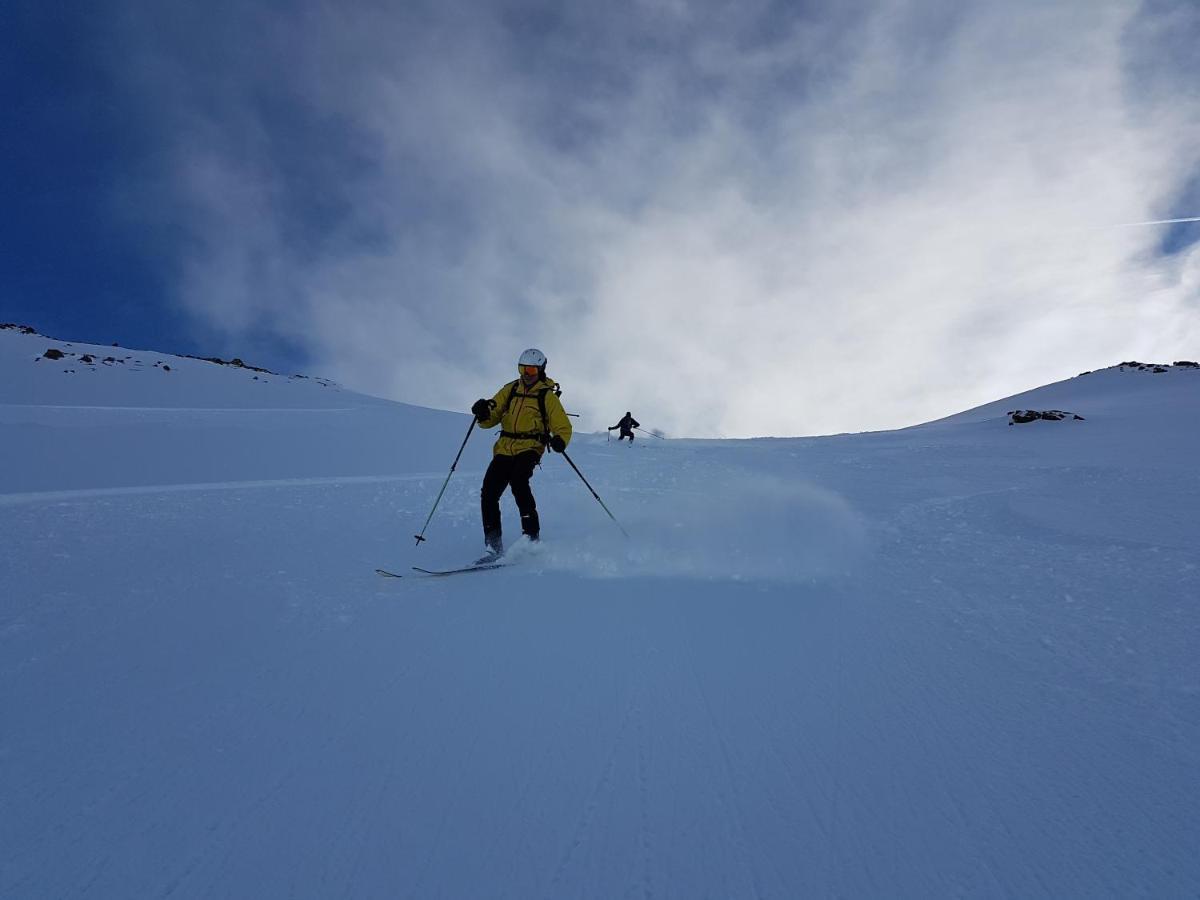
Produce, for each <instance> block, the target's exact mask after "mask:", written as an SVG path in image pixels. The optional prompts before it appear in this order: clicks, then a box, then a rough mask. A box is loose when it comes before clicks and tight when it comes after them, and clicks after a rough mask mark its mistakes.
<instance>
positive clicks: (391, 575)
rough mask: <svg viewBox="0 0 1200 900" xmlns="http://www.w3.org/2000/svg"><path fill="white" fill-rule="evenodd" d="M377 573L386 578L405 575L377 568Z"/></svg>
mask: <svg viewBox="0 0 1200 900" xmlns="http://www.w3.org/2000/svg"><path fill="white" fill-rule="evenodd" d="M375 574H376V575H382V576H383V577H384V578H403V577H404V576H403V575H397V574H396V573H395V572H389V571H388V570H387V569H376V570H375Z"/></svg>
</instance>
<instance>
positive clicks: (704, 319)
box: [160, 0, 1200, 435]
mask: <svg viewBox="0 0 1200 900" xmlns="http://www.w3.org/2000/svg"><path fill="white" fill-rule="evenodd" d="M1002 6H1003V8H1001V5H998V4H994V3H990V2H982V0H981V2H965V3H953V4H946V5H945V7H944V8H943V9H934V8H933V7H931V5H930V4H928V3H915V2H914V3H908V2H884V0H879V2H875V3H871V4H867V5H865V6H864V9H865V10H866V12H865V13H864V14H863V15H861V16H849V15H847V14H845V12H844V10H845V5H844V4H842V5H832V4H831V5H830V7H829V9H828V10H827V11H826V12H825V13H821V14H814V13H812V12H811V10H810V12H809V13H808V14H807V15H805V16H799V15H795V14H792V13H787V14H786V15H784V13H781V12H780V11H779V10H776V12H774V13H772V12H771V9H772V7H770V5H769V4H766V3H764V4H762V5H761V6H759V7H750V6H739V7H738V8H737V9H736V10H732V9H731V10H725V9H724V8H723V7H721V6H720V5H718V4H711V3H708V4H696V3H683V2H675V3H648V2H642V3H640V4H637V5H635V6H632V7H630V8H628V9H626V10H624V11H623V12H621V13H617V12H615V11H611V10H610V11H609V12H608V13H602V11H601V10H600V9H599V7H597V6H596V5H586V6H584V5H581V6H580V8H579V9H574V10H569V11H567V12H563V11H562V10H558V9H556V8H555V7H554V6H548V7H545V8H540V10H539V8H535V7H533V6H531V5H529V4H513V5H500V6H492V7H489V8H487V10H486V11H485V12H480V11H478V8H476V11H475V12H474V13H472V12H470V11H469V10H468V9H467V8H466V7H463V8H461V9H460V8H458V7H452V8H449V9H448V11H444V12H437V13H429V14H423V13H413V12H411V10H410V11H407V12H400V11H399V5H397V9H396V10H389V9H388V8H387V4H366V3H364V4H360V5H359V6H357V7H355V8H354V9H351V10H347V9H346V8H344V7H343V8H339V9H337V10H335V9H333V8H332V7H329V6H325V5H322V4H315V3H314V4H312V5H310V6H306V7H303V8H302V11H301V12H299V13H296V14H295V15H294V16H292V17H290V18H289V19H288V20H287V22H286V23H285V25H286V27H282V26H281V28H282V30H277V31H276V32H275V33H276V34H277V36H278V37H277V40H276V41H274V42H272V43H270V44H269V45H267V46H264V47H261V48H258V51H259V52H258V53H257V54H249V56H252V57H253V58H254V62H253V64H251V63H250V62H247V61H246V56H247V54H239V55H238V58H239V59H240V60H241V61H240V62H239V64H238V67H237V68H236V69H235V70H234V73H233V74H232V75H230V74H229V73H227V74H226V75H225V77H224V78H222V80H221V81H220V84H219V90H217V89H216V88H214V87H213V84H212V82H211V79H212V75H211V73H204V72H201V71H198V70H197V69H196V68H194V67H188V66H186V65H185V66H184V67H182V69H174V70H172V71H170V72H168V73H166V75H167V76H168V77H164V78H162V79H161V83H162V84H164V85H166V88H167V89H166V91H165V93H164V94H163V95H162V96H161V97H160V100H161V102H162V103H163V104H164V105H163V106H161V107H160V109H161V110H163V115H164V117H165V118H166V117H168V116H169V121H170V123H171V128H172V130H173V132H174V134H175V135H176V136H177V138H178V143H177V144H176V145H175V147H176V151H177V152H176V153H175V154H174V155H173V156H172V157H171V158H172V166H173V171H174V173H175V181H174V184H175V187H176V190H177V191H178V195H179V196H180V197H181V198H182V199H183V201H184V202H183V206H182V210H183V213H182V215H183V217H184V219H183V221H184V224H185V226H186V228H187V229H188V230H189V233H190V234H191V236H192V243H191V244H190V246H191V248H192V249H191V251H190V252H189V253H188V255H187V257H186V258H185V259H184V260H183V261H182V263H183V265H182V269H181V271H182V273H183V278H182V279H181V284H180V296H181V298H182V299H183V301H184V302H185V303H186V304H187V305H188V307H189V308H190V309H192V310H193V311H194V312H196V313H197V314H199V315H200V316H202V317H204V318H205V320H206V321H208V322H210V323H213V324H216V325H218V326H219V327H222V328H225V329H227V330H228V331H230V332H231V333H233V334H238V333H250V332H253V331H254V330H258V329H270V330H272V331H274V332H276V333H278V334H280V335H282V336H284V337H287V338H288V339H291V340H297V341H300V342H301V343H302V344H303V345H304V346H305V347H306V348H307V349H308V350H309V351H310V352H311V353H312V354H313V355H314V357H315V358H316V360H317V363H316V368H317V369H318V371H319V372H320V374H326V375H330V376H332V377H335V378H338V379H340V380H342V381H344V382H346V383H347V384H349V385H351V386H353V387H355V388H358V389H362V390H366V391H369V392H373V393H379V394H383V395H387V396H392V397H395V398H396V399H401V400H406V401H409V402H415V403H422V404H426V405H434V406H444V407H453V408H464V409H465V408H466V407H467V406H469V404H470V402H471V401H472V400H473V399H474V398H475V397H476V396H478V395H484V394H490V393H491V392H492V391H494V390H495V389H496V387H497V386H498V385H499V383H501V381H503V380H506V379H508V378H509V376H510V375H511V374H513V366H514V363H515V359H516V355H517V354H518V353H519V352H520V351H521V350H522V349H524V347H526V346H530V345H536V346H540V347H541V348H542V349H543V350H545V351H546V353H547V354H548V355H549V356H550V359H551V371H552V373H553V374H554V375H555V376H556V377H558V378H560V379H561V380H563V382H564V383H565V386H566V389H567V393H566V395H565V397H564V400H565V401H566V402H567V405H568V408H570V409H572V410H574V411H578V412H580V413H582V414H583V419H582V422H583V427H585V428H589V429H590V428H597V427H603V426H605V425H609V424H612V422H611V421H609V420H613V421H615V417H616V416H617V415H619V414H620V413H621V412H623V411H624V410H625V409H633V410H634V412H635V415H637V416H638V417H639V418H640V419H641V420H642V421H643V422H645V423H647V425H652V426H657V427H662V428H664V429H666V430H667V431H668V432H670V433H677V434H688V435H720V434H724V435H750V434H796V433H822V432H830V431H840V430H861V429H868V428H885V427H893V426H899V425H905V424H912V423H915V422H917V421H922V420H927V419H932V418H935V417H937V416H941V415H945V414H949V413H951V412H954V411H957V410H959V409H962V408H966V407H968V406H971V405H974V404H977V403H981V402H985V401H988V400H991V399H995V398H996V397H999V396H1002V395H1005V394H1008V393H1012V392H1015V391H1018V390H1022V389H1026V388H1028V387H1032V386H1034V385H1036V384H1039V383H1044V382H1047V381H1051V380H1057V379H1058V378H1061V377H1065V376H1067V375H1071V374H1074V373H1075V372H1078V371H1082V370H1084V369H1091V368H1094V367H1098V366H1101V365H1106V364H1109V363H1114V362H1117V361H1118V360H1119V359H1122V358H1129V357H1149V358H1155V359H1160V358H1161V359H1166V358H1168V357H1171V356H1173V355H1178V356H1186V355H1188V354H1189V353H1190V355H1191V357H1192V358H1194V356H1195V352H1196V351H1195V341H1196V340H1197V338H1198V337H1200V334H1198V333H1197V328H1196V326H1195V324H1194V323H1195V321H1196V310H1197V305H1198V302H1200V292H1198V290H1197V283H1196V276H1195V272H1196V269H1197V262H1196V251H1195V250H1194V249H1193V251H1192V252H1191V253H1190V254H1189V253H1185V255H1184V256H1183V257H1182V258H1176V259H1163V258H1161V257H1160V256H1159V255H1158V254H1157V253H1155V252H1154V249H1155V247H1156V243H1157V241H1158V240H1159V239H1160V237H1161V232H1160V231H1159V230H1157V229H1154V228H1111V227H1104V226H1106V225H1108V224H1110V223H1120V222H1129V221H1138V220H1148V219H1154V218H1159V217H1161V216H1162V214H1163V212H1164V211H1165V210H1166V209H1167V206H1166V204H1169V202H1170V200H1171V199H1172V197H1173V195H1174V193H1175V192H1177V191H1179V189H1180V186H1181V185H1182V184H1184V183H1185V182H1186V181H1187V179H1188V177H1189V175H1191V174H1193V173H1192V171H1191V169H1190V168H1189V167H1192V166H1194V165H1195V163H1196V158H1195V151H1194V147H1195V146H1196V145H1197V139H1198V138H1200V129H1198V128H1197V125H1196V123H1197V122H1198V121H1200V117H1198V116H1197V112H1198V111H1200V109H1198V107H1200V103H1198V102H1197V96H1196V94H1195V93H1194V92H1191V93H1188V92H1183V91H1173V90H1172V89H1171V87H1172V85H1173V84H1174V82H1172V81H1170V80H1169V79H1168V80H1167V81H1166V82H1164V81H1163V80H1161V79H1159V80H1153V79H1145V78H1144V71H1145V69H1146V67H1149V68H1150V69H1151V70H1153V61H1152V60H1151V59H1148V58H1147V56H1148V54H1150V52H1151V50H1152V49H1153V43H1151V44H1150V45H1149V48H1150V49H1147V43H1146V42H1147V38H1146V37H1145V36H1146V34H1147V33H1150V34H1151V36H1153V28H1148V27H1147V26H1146V24H1145V22H1144V21H1143V20H1142V19H1139V18H1136V17H1137V16H1138V15H1139V14H1138V8H1137V4H1134V3H1130V2H1116V0H1111V2H1101V0H1060V2H1057V3H1054V4H1045V3H1040V2H1032V0H1027V2H1018V3H1009V4H1004V5H1002ZM786 8H787V7H786V5H785V6H784V7H780V8H779V9H780V10H785V9H786ZM839 9H840V10H842V11H843V12H842V13H840V14H838V13H836V11H837V10H839ZM535 13H537V15H535ZM734 13H737V14H736V15H734ZM935 13H936V15H935ZM1143 15H1144V14H1143ZM771 16H774V18H771ZM1133 26H1136V27H1133ZM222 33H224V32H222ZM236 33H237V31H236V29H233V30H231V31H230V33H225V36H224V37H220V35H217V36H214V37H213V38H212V40H214V41H216V42H218V43H221V44H222V45H224V43H227V42H229V41H232V40H235V39H234V38H232V37H230V36H229V35H230V34H236ZM1131 35H1132V36H1133V37H1131ZM1133 38H1137V40H1134V39H1133ZM1139 73H1140V74H1139ZM160 74H162V73H161V72H160ZM1135 76H1136V77H1135ZM1139 79H1140V80H1139ZM197 84H200V85H201V86H203V87H204V88H205V90H204V91H201V92H200V93H201V94H203V95H204V96H206V97H208V102H207V104H196V103H188V102H187V99H188V98H189V97H192V96H194V95H195V94H196V92H197V91H196V85H197ZM264 98H265V99H264ZM168 103H169V104H170V105H169V106H168V105H167V104H168ZM272 110H273V111H272ZM281 110H282V111H281ZM168 111H169V112H168ZM281 116H282V117H284V118H285V119H287V118H288V117H291V119H290V121H291V126H290V127H289V128H282V129H281V127H280V126H279V125H278V124H277V122H276V118H277V117H281ZM297 118H302V119H304V120H305V121H306V122H308V123H309V125H308V126H307V127H306V128H304V129H296V128H295V119H297ZM337 129H340V134H341V142H340V143H339V144H338V145H337V148H336V151H329V158H333V157H336V159H337V163H336V164H333V163H329V162H328V159H327V158H326V156H325V155H324V154H325V153H326V151H324V150H323V149H322V144H321V142H320V138H321V136H325V139H328V135H329V134H330V132H331V131H332V130H337ZM281 131H283V132H287V133H288V134H295V133H300V134H302V135H305V136H307V137H308V138H311V139H312V141H313V143H304V144H297V143H295V142H289V141H288V140H284V139H283V137H282V136H281V133H280V132H281ZM348 146H349V148H350V150H349V151H348V149H347V147H348ZM351 151H352V152H351ZM298 158H299V159H302V160H307V161H308V164H309V165H310V166H311V167H315V169H316V170H318V171H325V174H326V175H327V176H328V177H327V178H325V179H322V180H321V181H320V183H316V184H314V183H311V182H309V183H307V184H306V183H305V182H304V179H303V178H298V177H297V176H296V174H295V173H294V172H291V171H289V170H291V169H295V168H296V166H297V162H296V161H297V159H298ZM306 191H307V192H310V193H311V194H312V195H320V196H329V197H331V198H332V200H331V201H330V202H331V203H332V208H333V209H334V210H335V212H334V213H331V214H330V215H329V216H328V218H327V219H322V218H321V217H320V216H319V215H318V214H316V213H314V212H313V210H312V209H310V208H308V206H307V205H306V204H307V203H308V201H309V199H310V197H309V196H308V194H306V193H305V192H306Z"/></svg>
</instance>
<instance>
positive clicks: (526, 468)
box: [511, 450, 542, 541]
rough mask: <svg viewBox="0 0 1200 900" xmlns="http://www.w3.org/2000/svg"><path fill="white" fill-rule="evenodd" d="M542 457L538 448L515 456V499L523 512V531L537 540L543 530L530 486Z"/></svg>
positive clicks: (513, 492)
mask: <svg viewBox="0 0 1200 900" xmlns="http://www.w3.org/2000/svg"><path fill="white" fill-rule="evenodd" d="M541 458H542V455H541V454H540V453H538V452H537V451H536V450H526V451H525V452H524V453H519V454H517V455H516V456H515V457H514V458H513V467H512V476H511V484H512V494H513V499H514V500H516V501H517V509H518V510H520V512H521V531H522V532H523V533H524V534H527V535H529V539H530V540H531V541H536V540H537V539H538V535H539V534H540V532H541V530H542V529H541V523H540V522H539V521H538V512H537V501H536V500H534V499H533V491H532V490H531V489H530V487H529V479H530V478H532V477H533V470H534V469H535V468H537V464H538V463H539V462H540V461H541Z"/></svg>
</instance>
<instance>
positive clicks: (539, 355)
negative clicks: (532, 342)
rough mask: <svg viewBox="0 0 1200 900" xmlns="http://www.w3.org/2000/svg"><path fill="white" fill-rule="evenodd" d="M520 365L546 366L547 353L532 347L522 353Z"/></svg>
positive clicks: (519, 360) (518, 362) (518, 361)
mask: <svg viewBox="0 0 1200 900" xmlns="http://www.w3.org/2000/svg"><path fill="white" fill-rule="evenodd" d="M517 365H518V366H537V367H538V368H539V369H542V370H545V368H546V354H545V353H543V352H542V351H541V350H538V349H536V348H534V347H530V348H529V349H528V350H526V351H525V352H524V353H522V354H521V358H520V359H518V360H517Z"/></svg>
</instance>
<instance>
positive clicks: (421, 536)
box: [414, 416, 475, 547]
mask: <svg viewBox="0 0 1200 900" xmlns="http://www.w3.org/2000/svg"><path fill="white" fill-rule="evenodd" d="M474 430H475V417H474V416H472V417H471V424H470V425H469V426H468V427H467V436H466V437H465V438H463V442H462V446H461V447H459V448H458V454H457V455H456V456H455V457H454V462H452V463H450V472H449V474H447V475H446V480H445V481H443V482H442V489H441V490H440V491H438V495H437V499H436V500H434V501H433V509H431V510H430V511H429V518H428V519H426V520H425V524H424V525H422V526H421V533H420V534H418V535H414V537H416V539H417V546H418V547H420V546H421V541H423V540H425V539H426V538H425V529H426V528H428V527H429V522H430V520H431V519H432V518H433V513H434V510H436V509H437V508H438V504H439V503H441V502H442V494H444V493H446V485H448V484H449V483H450V476H451V475H453V474H454V469H455V467H456V466H457V465H458V459H459V457H460V456H462V453H463V450H465V449H466V447H467V441H469V440H470V439H471V432H472V431H474Z"/></svg>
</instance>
